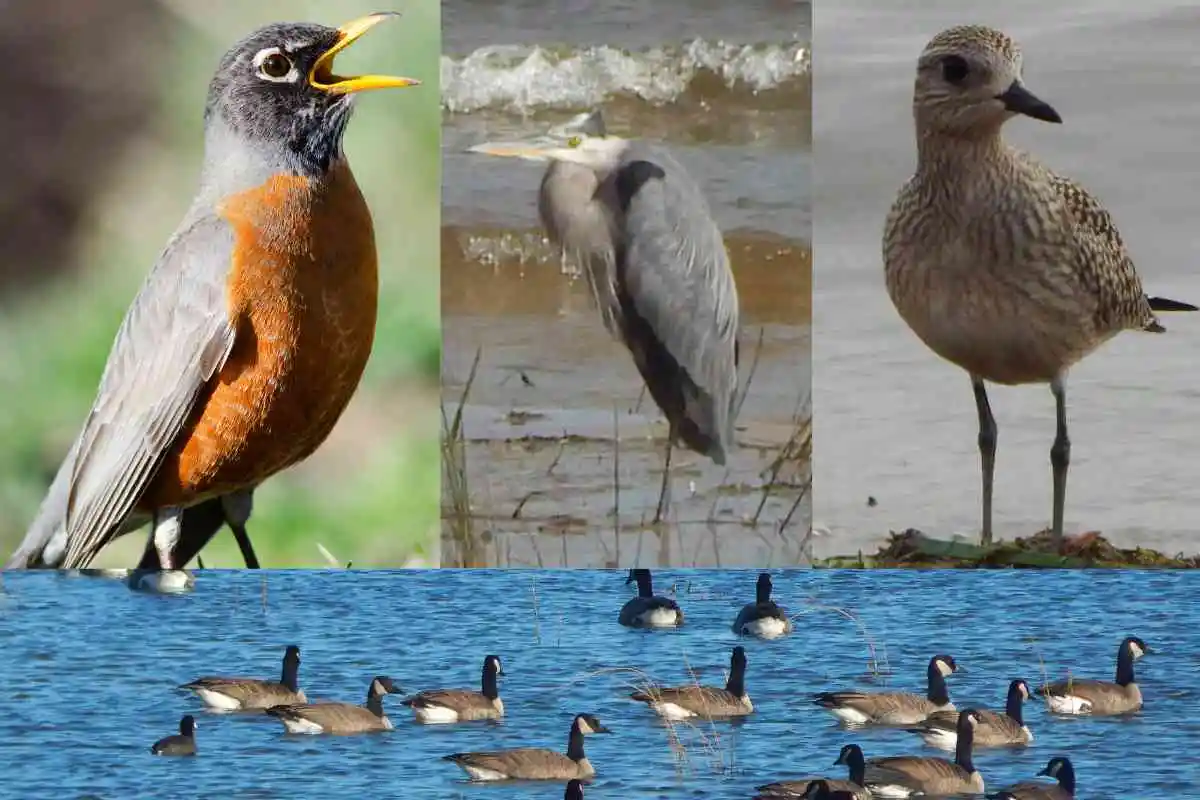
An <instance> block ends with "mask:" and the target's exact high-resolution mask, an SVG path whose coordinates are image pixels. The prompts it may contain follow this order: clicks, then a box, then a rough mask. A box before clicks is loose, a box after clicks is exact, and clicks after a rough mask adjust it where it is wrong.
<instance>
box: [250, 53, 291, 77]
mask: <svg viewBox="0 0 1200 800" xmlns="http://www.w3.org/2000/svg"><path fill="white" fill-rule="evenodd" d="M258 71H259V73H261V74H262V76H263V77H264V78H269V79H270V80H274V81H278V80H283V79H284V78H286V77H287V76H288V73H290V72H291V71H292V62H291V60H290V59H288V57H287V56H285V55H284V54H283V53H271V54H270V55H269V56H267V57H266V58H264V59H263V60H262V63H261V64H259V65H258Z"/></svg>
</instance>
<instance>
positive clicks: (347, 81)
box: [308, 11, 421, 94]
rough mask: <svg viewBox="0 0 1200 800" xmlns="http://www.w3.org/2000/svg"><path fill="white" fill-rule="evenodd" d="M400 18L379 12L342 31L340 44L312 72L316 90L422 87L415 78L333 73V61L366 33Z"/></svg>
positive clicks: (340, 91)
mask: <svg viewBox="0 0 1200 800" xmlns="http://www.w3.org/2000/svg"><path fill="white" fill-rule="evenodd" d="M398 16H400V15H399V14H397V13H396V12H395V11H379V12H376V13H374V14H368V15H367V16H365V17H359V18H358V19H356V20H351V21H350V22H347V23H346V24H345V25H343V26H341V27H340V28H338V41H337V44H335V45H334V46H333V47H331V48H329V49H328V50H326V51H325V52H324V53H323V54H322V55H321V57H320V58H318V59H317V63H315V64H313V68H312V71H311V72H309V73H308V82H309V84H311V85H312V87H313V88H314V89H320V90H322V91H325V92H329V93H331V94H351V93H353V92H365V91H367V90H368V89H392V88H402V87H405V86H420V85H421V82H420V81H418V80H416V79H414V78H396V77H392V76H391V75H354V76H350V77H343V76H341V75H335V74H333V59H334V58H335V57H336V56H337V54H338V53H340V52H342V51H343V50H345V49H346V48H347V47H349V46H350V45H352V44H354V43H355V42H356V41H357V40H358V39H359V37H361V36H362V35H363V34H364V33H366V32H367V31H369V30H371V28H374V27H375V26H376V25H378V24H379V23H381V22H383V21H384V20H386V19H391V18H392V17H398Z"/></svg>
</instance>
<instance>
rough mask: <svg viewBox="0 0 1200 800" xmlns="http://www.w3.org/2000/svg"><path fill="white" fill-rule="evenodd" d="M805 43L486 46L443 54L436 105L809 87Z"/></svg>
mask: <svg viewBox="0 0 1200 800" xmlns="http://www.w3.org/2000/svg"><path fill="white" fill-rule="evenodd" d="M810 63H811V62H810V49H809V47H808V45H807V44H806V43H802V42H791V43H788V44H758V45H742V44H727V43H724V42H709V41H705V40H703V39H696V40H694V41H691V42H688V43H687V44H684V45H682V46H670V47H655V48H653V49H650V50H646V51H642V52H632V53H631V52H626V51H624V50H619V49H616V48H613V47H608V46H606V45H601V46H592V47H586V48H581V49H569V50H554V49H545V48H542V47H538V46H530V45H491V46H488V47H482V48H480V49H478V50H476V51H475V52H473V53H471V54H470V55H468V56H466V57H463V58H459V59H456V58H454V57H452V56H442V62H441V85H442V108H443V109H444V110H446V111H450V112H453V113H468V112H472V111H477V110H480V109H496V110H506V111H513V112H517V113H521V114H528V113H531V112H534V111H536V110H538V109H544V108H579V107H586V106H592V105H596V104H599V103H601V102H604V101H608V100H611V99H614V98H618V97H630V98H637V99H640V100H642V101H645V102H649V103H652V104H655V105H662V104H666V103H672V102H677V101H679V100H681V99H689V98H691V99H694V100H696V101H698V102H719V101H721V99H722V96H730V95H732V96H735V97H736V96H739V95H742V96H750V97H754V96H758V95H761V94H762V93H765V92H776V91H788V90H789V89H793V90H800V91H807V86H808V80H809V68H810Z"/></svg>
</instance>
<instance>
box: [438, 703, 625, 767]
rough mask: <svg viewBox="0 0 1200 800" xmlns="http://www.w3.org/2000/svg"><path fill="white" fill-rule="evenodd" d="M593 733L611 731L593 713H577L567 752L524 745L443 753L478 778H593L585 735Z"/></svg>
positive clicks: (448, 759)
mask: <svg viewBox="0 0 1200 800" xmlns="http://www.w3.org/2000/svg"><path fill="white" fill-rule="evenodd" d="M593 733H610V731H609V730H608V728H606V727H604V726H603V725H601V724H600V720H598V719H596V718H595V717H594V716H592V715H591V714H577V715H576V716H575V719H574V721H572V722H571V735H570V737H569V739H568V740H567V753H566V755H563V754H562V753H559V752H558V751H556V750H546V749H543V748H540V747H520V748H517V749H515V750H493V751H491V752H486V753H454V754H453V755H448V756H442V759H443V760H444V761H453V762H454V763H455V764H457V765H458V766H459V767H460V768H461V769H462V770H463V771H464V772H466V773H467V774H468V775H470V776H471V778H472V779H473V780H477V781H506V780H530V781H537V780H564V779H567V778H590V777H592V776H593V775H595V774H596V770H595V769H593V768H592V764H591V762H590V761H588V759H587V756H586V755H584V752H583V737H584V736H588V735H590V734H593Z"/></svg>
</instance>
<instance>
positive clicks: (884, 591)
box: [0, 570, 1200, 800]
mask: <svg viewBox="0 0 1200 800" xmlns="http://www.w3.org/2000/svg"><path fill="white" fill-rule="evenodd" d="M656 577H657V579H658V585H657V590H658V591H660V592H663V593H666V592H668V591H670V590H671V588H672V586H671V582H674V588H675V590H676V591H677V598H678V600H679V602H680V604H681V606H682V607H683V608H684V611H685V613H686V615H687V624H686V625H685V627H683V628H681V629H678V630H675V631H659V632H643V631H634V630H628V629H625V628H622V627H620V626H618V625H617V623H616V615H617V611H618V609H619V608H620V606H621V604H622V603H623V602H624V601H625V600H626V599H627V598H628V597H629V596H630V588H629V587H625V586H623V582H624V575H623V574H622V573H619V572H599V571H524V572H521V571H478V570H475V571H453V570H442V571H424V572H415V571H409V572H404V571H401V572H385V571H372V572H336V573H315V572H282V571H273V572H264V573H258V574H251V573H248V572H240V573H237V572H202V573H200V574H199V576H198V578H197V582H196V587H195V590H194V592H193V593H192V594H189V595H183V596H155V595H147V594H140V593H134V592H130V591H128V590H127V589H126V588H125V587H124V586H123V585H122V584H120V583H117V582H115V581H109V580H103V579H95V578H80V577H71V576H59V575H56V574H52V573H36V574H19V575H18V574H10V575H6V576H5V579H4V584H3V593H2V594H0V619H2V620H3V624H0V648H2V649H3V651H4V653H5V656H6V657H5V658H4V659H2V660H0V680H2V681H3V685H4V686H6V687H8V689H7V691H6V692H5V694H4V696H3V699H0V760H2V761H3V763H4V764H5V765H6V766H9V765H14V764H20V765H21V768H20V769H15V770H14V769H12V768H11V766H9V769H6V774H5V781H4V783H3V784H0V797H14V798H17V797H34V796H42V795H43V794H44V793H45V787H46V786H48V785H53V786H55V787H56V789H55V790H56V792H58V793H59V794H60V795H62V796H71V797H75V796H90V797H119V796H134V797H148V796H154V795H157V794H160V793H161V791H162V787H163V786H172V787H176V788H178V787H181V786H186V787H188V788H187V793H188V794H189V795H190V796H210V797H213V796H227V797H228V796H236V797H258V798H270V797H285V796H296V794H297V787H303V790H302V791H301V792H300V793H301V794H303V795H305V796H310V797H330V798H340V797H361V796H372V797H379V796H390V797H399V796H403V797H411V798H435V797H440V798H446V797H462V798H492V799H493V800H499V799H500V798H542V797H544V798H558V797H561V796H562V787H561V786H560V785H558V784H557V783H545V784H541V783H523V784H510V785H493V786H478V785H470V784H468V783H466V782H465V781H464V780H463V776H462V774H461V773H460V772H459V770H458V769H457V768H455V767H454V766H453V765H451V764H449V763H446V762H442V761H440V760H439V757H440V756H442V755H445V754H448V753H454V752H463V751H471V750H482V749H495V748H504V747H517V746H525V745H532V746H544V747H552V748H563V747H565V740H566V734H567V730H568V728H569V726H570V720H571V717H572V715H573V714H575V713H578V712H581V711H588V712H591V713H594V714H596V715H598V716H599V718H600V720H601V721H602V722H603V723H605V724H606V725H607V726H608V727H611V728H612V730H613V734H612V735H610V736H593V737H589V739H588V740H587V744H586V747H587V752H588V755H589V758H590V759H591V760H592V763H593V764H594V765H595V766H596V769H597V772H598V776H597V779H596V781H595V782H594V783H593V784H592V785H591V786H589V787H588V789H587V798H588V800H603V798H612V800H616V798H660V799H661V800H677V799H678V800H682V798H699V797H703V798H711V799H712V800H721V799H722V798H729V800H734V799H735V798H738V799H740V800H744V798H746V797H748V796H750V793H751V788H752V787H753V786H755V785H757V784H760V783H763V782H765V781H768V780H774V779H777V778H781V777H785V776H788V775H800V774H803V773H806V772H809V771H815V772H818V773H823V774H826V775H830V774H834V775H838V774H840V768H834V767H833V766H831V764H832V762H833V760H834V759H835V758H836V756H837V753H838V750H839V749H840V747H841V746H842V745H843V744H845V743H846V742H849V741H856V742H858V743H859V744H860V745H861V746H862V747H863V748H864V750H865V751H866V754H867V755H868V757H870V756H872V755H876V756H879V755H887V754H902V753H913V754H917V753H924V754H927V755H936V754H937V752H936V751H933V750H930V749H928V748H924V746H923V745H922V744H921V742H920V741H919V740H918V739H917V738H916V737H915V736H912V735H911V734H907V733H904V732H902V731H862V732H856V733H850V732H847V731H844V730H841V729H839V728H838V727H837V725H836V724H835V722H834V721H833V719H832V717H829V716H828V715H827V714H825V713H824V712H822V711H821V710H820V709H818V708H816V707H815V706H813V705H811V704H809V703H808V702H807V699H806V698H807V695H808V693H809V692H813V691H821V690H826V689H832V688H838V687H849V686H854V685H859V686H868V685H869V684H870V683H871V681H870V680H869V679H868V677H867V674H866V671H867V659H868V655H869V651H868V641H869V642H871V643H872V644H873V646H874V648H875V652H876V655H877V658H878V659H879V661H880V662H881V664H882V665H884V666H890V669H891V672H892V674H891V676H890V678H888V680H887V683H888V685H890V686H893V687H899V688H903V689H914V690H917V691H920V690H921V689H922V688H923V686H924V674H925V666H926V664H927V662H928V659H929V658H930V657H931V655H933V654H934V653H936V652H946V653H950V654H951V655H953V656H954V657H955V658H956V659H957V660H958V661H959V663H960V664H961V665H962V666H964V667H966V668H967V670H969V672H967V673H965V674H960V675H955V676H954V677H952V678H951V679H950V681H951V682H950V693H951V697H952V698H953V699H954V700H955V701H956V702H957V703H958V704H959V706H960V707H962V706H963V705H965V704H968V703H979V704H984V705H986V706H988V707H999V706H1001V705H1002V703H1003V699H1004V692H1005V688H1006V686H1007V683H1008V681H1009V680H1010V679H1011V678H1012V677H1014V676H1023V677H1025V678H1026V679H1028V680H1030V681H1031V682H1034V681H1037V680H1038V679H1039V678H1040V677H1041V675H1042V669H1043V666H1042V665H1043V662H1044V665H1045V670H1046V673H1047V674H1048V675H1050V676H1051V677H1062V676H1065V674H1066V672H1067V670H1068V669H1070V670H1071V673H1072V674H1074V675H1077V676H1078V675H1087V676H1096V677H1101V678H1107V677H1111V674H1112V670H1113V663H1114V661H1113V659H1114V656H1115V651H1116V647H1117V644H1118V643H1119V642H1120V640H1121V639H1122V637H1123V636H1125V635H1128V634H1136V635H1139V636H1140V637H1142V638H1143V639H1144V640H1145V641H1146V642H1147V643H1148V644H1149V645H1150V647H1151V648H1153V649H1155V650H1156V651H1158V652H1156V653H1154V654H1151V655H1149V656H1147V657H1146V658H1145V659H1143V660H1141V661H1140V662H1138V667H1137V670H1138V671H1137V675H1138V683H1139V685H1140V686H1141V688H1142V691H1143V693H1144V695H1145V697H1146V703H1147V706H1146V709H1145V710H1144V711H1143V712H1142V713H1140V714H1137V715H1135V716H1132V717H1130V718H1126V719H1095V720H1087V719H1051V718H1050V717H1049V716H1048V715H1047V714H1046V713H1045V711H1044V710H1043V709H1042V707H1041V706H1040V704H1038V703H1030V704H1027V707H1026V720H1027V723H1028V724H1029V725H1030V727H1031V728H1032V730H1033V733H1034V736H1035V742H1034V744H1033V745H1032V746H1031V747H1029V748H1028V749H1027V750H1025V751H1023V752H1022V751H1013V752H1002V751H990V750H988V751H981V752H979V753H978V754H977V755H976V762H977V764H978V766H979V769H980V770H981V772H982V773H983V775H984V777H985V780H986V781H987V782H988V784H989V786H990V787H992V788H997V787H999V786H1001V785H1002V784H1004V783H1007V782H1011V781H1015V780H1021V779H1026V778H1029V777H1031V776H1032V775H1033V774H1034V773H1036V772H1037V771H1038V770H1039V769H1040V768H1041V767H1042V766H1044V765H1045V762H1046V761H1047V760H1048V759H1049V758H1050V757H1051V756H1053V755H1060V754H1067V755H1069V756H1070V757H1071V759H1072V760H1073V762H1074V763H1075V766H1076V771H1077V773H1078V776H1079V781H1080V797H1084V798H1108V797H1118V796H1120V797H1139V798H1141V797H1156V796H1177V797H1185V796H1194V795H1196V794H1197V793H1200V766H1198V765H1197V764H1196V763H1195V762H1194V760H1191V759H1185V758H1170V757H1166V756H1164V754H1168V753H1172V752H1179V751H1180V750H1182V749H1183V748H1186V747H1187V746H1188V743H1189V742H1192V741H1195V739H1196V737H1197V736H1198V735H1200V723H1197V719H1200V694H1197V692H1196V689H1195V686H1194V681H1193V677H1194V675H1195V673H1196V669H1197V665H1198V662H1197V653H1200V638H1198V637H1200V633H1198V631H1200V616H1198V615H1197V607H1198V601H1200V580H1197V576H1196V575H1194V574H1190V573H1183V572H1157V573H1150V572H1133V571H1125V572H1115V573H1104V574H1099V573H1084V572H1053V573H1052V572H998V573H981V572H961V571H958V572H954V571H929V572H922V573H915V572H882V571H873V572H869V573H864V572H854V571H825V570H796V571H789V572H781V573H777V574H776V575H775V586H776V596H777V599H778V600H779V601H780V602H781V603H782V604H784V605H785V606H786V607H787V608H788V609H789V611H790V612H791V613H792V614H793V615H795V619H796V623H797V624H796V628H797V629H796V631H795V632H794V633H793V634H792V635H791V636H789V637H785V638H783V639H779V640H776V641H773V642H760V641H745V642H742V643H743V644H744V645H745V647H746V651H747V657H748V661H749V666H748V672H747V689H748V691H749V693H750V695H751V697H752V698H753V700H754V703H755V706H756V709H757V710H756V712H755V714H754V715H753V716H751V717H750V718H748V719H747V720H745V721H744V722H743V723H742V724H738V725H731V724H726V723H718V724H716V725H712V726H708V725H702V726H697V727H690V726H687V725H681V726H678V727H677V728H676V735H677V741H678V742H679V743H680V745H679V746H677V749H676V750H675V751H674V752H673V751H672V749H671V747H670V746H669V744H668V734H669V730H668V729H667V728H666V727H665V726H664V725H663V724H661V723H659V722H658V721H657V720H656V719H655V718H654V717H653V715H651V714H650V712H649V711H648V710H647V709H645V708H643V707H641V706H639V705H637V704H635V703H632V702H630V701H629V700H627V699H626V697H625V695H626V694H627V693H628V692H629V691H630V686H631V685H633V684H638V683H644V681H645V680H646V678H645V677H639V676H638V675H637V674H636V673H634V672H632V671H629V670H632V669H639V670H643V671H644V672H645V673H648V674H649V675H650V676H651V677H653V678H655V679H658V680H659V681H660V682H664V683H671V684H674V683H680V682H686V681H687V680H688V677H687V671H686V670H687V667H688V666H690V667H691V668H692V669H694V670H696V672H697V674H698V676H699V679H700V680H701V681H702V682H704V683H716V684H721V683H723V681H724V674H725V670H726V668H727V667H728V663H729V652H730V649H731V648H732V647H733V646H734V645H735V644H737V643H738V641H737V640H736V638H735V637H734V636H733V634H732V633H731V632H730V631H729V624H730V623H731V622H732V620H733V618H734V616H735V615H736V613H737V611H738V609H739V608H740V606H741V605H742V604H743V603H744V602H746V601H747V600H748V599H750V598H751V597H752V596H753V592H754V581H755V573H753V572H749V571H744V572H740V571H670V572H668V571H664V572H661V573H657V574H656ZM964 596H969V597H970V598H971V599H970V604H969V606H967V607H965V608H964V607H963V605H962V604H961V602H960V600H959V598H961V597H964ZM1114 601H1116V602H1114ZM1048 607H1049V608H1053V609H1054V614H1053V616H1048V615H1046V614H1045V609H1046V608H1048ZM835 609H842V610H845V611H847V612H848V613H851V614H852V615H853V616H854V618H855V620H856V621H857V622H855V621H851V620H850V619H847V618H846V617H844V616H841V615H840V614H839V613H837V611H836V610H835ZM858 624H861V625H862V626H863V628H864V629H865V631H866V635H864V634H863V633H861V632H860V630H859V628H858V627H857V625H858ZM290 643H296V644H298V645H299V646H300V648H301V658H302V665H301V668H300V683H301V686H302V687H304V688H305V689H306V691H307V692H308V694H309V695H310V697H320V698H332V699H344V700H347V701H355V702H357V701H361V697H362V695H363V694H364V692H365V688H366V683H367V681H368V680H369V679H370V677H371V676H373V675H376V674H388V675H390V676H392V677H393V678H394V679H395V680H396V681H397V682H398V683H400V685H401V686H403V687H404V688H405V689H406V690H418V689H422V688H434V687H435V686H447V685H449V686H463V687H473V686H476V685H477V682H478V678H479V667H480V663H481V662H482V659H483V656H484V655H486V654H488V653H497V654H499V655H500V656H501V658H502V660H503V664H504V669H505V671H506V673H507V677H505V678H503V679H502V683H501V689H500V692H501V697H503V698H504V700H505V705H506V709H507V713H508V716H507V718H506V719H505V721H504V722H503V723H502V724H491V723H472V724H463V725H452V726H429V727H422V726H418V725H416V724H415V723H413V722H412V720H411V716H410V715H408V714H406V713H402V712H406V711H407V709H405V708H403V707H402V706H400V705H399V704H398V703H397V702H396V701H395V699H394V698H387V699H386V700H385V704H386V705H387V707H388V708H389V709H390V716H391V719H392V721H393V723H394V724H395V725H396V730H394V731H392V732H390V733H385V734H378V735H365V736H353V737H303V736H299V737H297V736H288V735H285V734H284V733H283V732H282V729H281V727H280V726H279V725H278V724H277V723H276V722H275V720H273V719H269V718H266V717H256V716H241V715H237V716H221V715H213V714H209V713H205V712H203V711H202V710H201V707H200V704H199V701H198V700H196V699H195V698H194V697H192V696H191V695H189V694H185V693H181V692H177V691H176V690H175V689H174V688H173V687H174V686H176V685H177V684H180V683H183V682H185V681H188V680H191V679H192V678H195V677H197V676H199V675H201V674H247V675H251V676H257V675H262V676H264V677H273V676H275V675H277V674H278V669H279V661H280V658H281V654H282V650H283V648H284V646H285V645H287V644H290ZM622 669H624V670H626V671H621V670H622ZM875 683H878V681H875ZM184 713H193V714H195V715H196V716H197V719H198V729H197V745H198V748H199V750H200V755H199V756H198V757H197V758H195V759H165V758H155V757H153V756H151V755H150V754H149V752H148V749H149V746H150V744H151V743H153V742H154V741H155V740H156V739H158V738H159V737H160V736H163V735H165V734H167V733H171V732H173V731H174V730H175V729H176V727H177V725H178V720H179V717H180V716H181V715H182V714H184ZM68 742H70V744H71V746H70V747H67V746H66V745H67V743H68ZM677 754H679V755H678V758H679V760H677ZM785 754H786V757H785Z"/></svg>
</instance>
